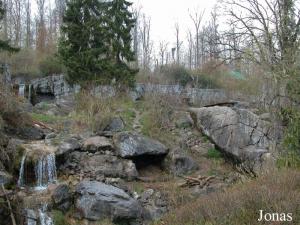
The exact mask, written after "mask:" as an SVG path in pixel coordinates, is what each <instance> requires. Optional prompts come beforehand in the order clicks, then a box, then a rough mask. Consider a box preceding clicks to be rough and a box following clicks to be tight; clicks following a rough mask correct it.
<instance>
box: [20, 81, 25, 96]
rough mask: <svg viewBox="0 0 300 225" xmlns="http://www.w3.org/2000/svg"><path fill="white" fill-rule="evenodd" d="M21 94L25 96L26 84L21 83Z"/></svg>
mask: <svg viewBox="0 0 300 225" xmlns="http://www.w3.org/2000/svg"><path fill="white" fill-rule="evenodd" d="M19 96H21V97H24V96H25V84H20V85H19Z"/></svg>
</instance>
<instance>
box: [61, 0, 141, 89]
mask: <svg viewBox="0 0 300 225" xmlns="http://www.w3.org/2000/svg"><path fill="white" fill-rule="evenodd" d="M130 5H131V3H129V2H127V1H124V0H113V1H99V0H70V1H69V2H68V3H67V10H66V12H65V15H64V17H63V25H62V28H61V30H62V38H61V41H60V45H59V54H60V56H61V59H62V60H63V62H64V64H65V66H66V68H67V72H68V77H69V81H71V82H72V83H86V82H95V83H100V84H101V83H102V84H103V83H109V82H110V81H111V80H112V79H115V80H116V81H117V82H118V83H121V84H126V85H132V84H133V83H134V77H135V74H136V71H135V70H133V69H131V68H130V67H129V66H128V65H127V63H128V62H130V61H133V60H134V53H133V51H132V50H131V41H132V38H131V30H132V28H133V26H134V20H133V15H132V13H131V12H130V11H129V7H130Z"/></svg>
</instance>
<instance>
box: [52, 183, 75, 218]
mask: <svg viewBox="0 0 300 225" xmlns="http://www.w3.org/2000/svg"><path fill="white" fill-rule="evenodd" d="M71 197H72V195H71V192H70V188H69V186H68V185H66V184H61V185H59V186H58V187H56V188H55V190H54V191H53V193H52V200H53V202H54V206H55V207H56V208H58V209H60V210H62V211H64V212H66V211H68V209H69V208H70V206H71V204H72V202H71V200H72V199H71Z"/></svg>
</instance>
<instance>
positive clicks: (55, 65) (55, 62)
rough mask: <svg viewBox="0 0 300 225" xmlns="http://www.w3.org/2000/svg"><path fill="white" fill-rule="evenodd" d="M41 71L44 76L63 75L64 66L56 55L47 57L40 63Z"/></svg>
mask: <svg viewBox="0 0 300 225" xmlns="http://www.w3.org/2000/svg"><path fill="white" fill-rule="evenodd" d="M39 70H40V71H41V73H42V74H43V76H49V75H53V74H61V73H63V65H62V64H61V63H60V62H59V59H58V58H57V57H55V56H54V55H50V56H47V57H46V58H44V59H43V60H42V61H41V62H40V63H39Z"/></svg>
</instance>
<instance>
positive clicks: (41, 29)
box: [36, 0, 47, 52]
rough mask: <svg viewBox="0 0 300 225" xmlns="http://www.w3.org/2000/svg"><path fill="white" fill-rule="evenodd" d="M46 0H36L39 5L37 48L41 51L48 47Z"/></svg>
mask: <svg viewBox="0 0 300 225" xmlns="http://www.w3.org/2000/svg"><path fill="white" fill-rule="evenodd" d="M45 1H46V0H36V3H37V7H38V17H37V18H36V29H37V34H36V48H37V50H38V51H39V52H44V51H45V48H46V38H47V30H46V23H45Z"/></svg>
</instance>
